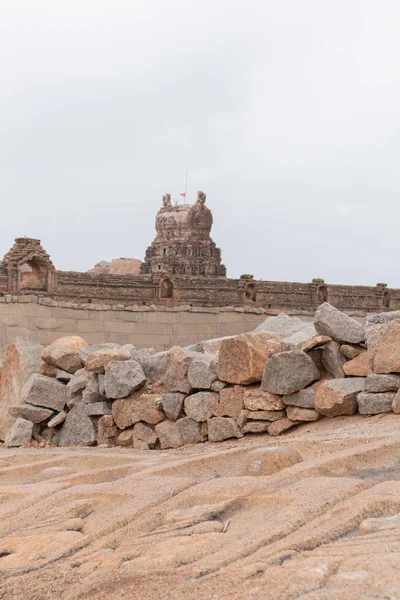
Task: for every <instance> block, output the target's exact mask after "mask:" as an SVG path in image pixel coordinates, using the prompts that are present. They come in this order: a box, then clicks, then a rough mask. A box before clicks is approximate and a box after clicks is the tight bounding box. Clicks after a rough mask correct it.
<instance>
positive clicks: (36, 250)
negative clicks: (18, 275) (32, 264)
mask: <svg viewBox="0 0 400 600" xmlns="http://www.w3.org/2000/svg"><path fill="white" fill-rule="evenodd" d="M31 260H37V261H38V262H41V263H43V264H46V266H47V268H48V269H51V270H55V267H54V265H53V263H52V261H51V258H50V255H49V254H48V253H47V252H46V250H45V249H44V248H43V246H42V244H41V243H40V240H36V239H34V238H27V237H23V238H16V240H15V244H14V245H13V247H12V248H11V250H9V251H8V252H7V254H6V255H5V256H4V258H3V262H2V264H3V266H5V267H8V268H12V267H18V266H20V265H22V264H24V263H27V262H29V261H31Z"/></svg>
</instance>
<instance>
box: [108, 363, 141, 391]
mask: <svg viewBox="0 0 400 600" xmlns="http://www.w3.org/2000/svg"><path fill="white" fill-rule="evenodd" d="M146 381H147V380H146V376H145V374H144V373H143V369H142V367H141V366H140V365H139V363H137V362H136V361H135V360H124V361H111V362H109V363H108V364H107V365H106V366H105V374H104V391H105V394H106V397H107V398H125V397H126V396H129V395H130V394H132V393H133V392H135V391H136V390H138V389H139V388H141V387H143V385H144V384H145V383H146Z"/></svg>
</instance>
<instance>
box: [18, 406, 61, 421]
mask: <svg viewBox="0 0 400 600" xmlns="http://www.w3.org/2000/svg"><path fill="white" fill-rule="evenodd" d="M8 412H9V413H10V415H12V416H13V417H21V419H26V420H27V421H31V422H32V423H42V421H45V420H46V419H48V418H49V417H51V416H52V415H53V414H54V412H53V411H52V410H49V409H48V408H42V407H41V406H33V405H32V404H26V403H25V402H21V404H16V405H15V406H10V408H9V409H8Z"/></svg>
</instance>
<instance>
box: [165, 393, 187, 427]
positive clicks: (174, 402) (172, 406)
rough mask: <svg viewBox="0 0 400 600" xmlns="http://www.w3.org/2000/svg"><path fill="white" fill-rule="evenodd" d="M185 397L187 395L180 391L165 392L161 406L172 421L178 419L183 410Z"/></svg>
mask: <svg viewBox="0 0 400 600" xmlns="http://www.w3.org/2000/svg"><path fill="white" fill-rule="evenodd" d="M185 398H186V395H185V394H181V393H180V392H170V393H168V394H164V396H163V397H162V398H161V406H162V409H163V411H164V412H165V414H166V416H167V419H169V420H170V421H176V420H177V418H178V417H179V415H180V414H181V412H182V408H183V401H184V400H185Z"/></svg>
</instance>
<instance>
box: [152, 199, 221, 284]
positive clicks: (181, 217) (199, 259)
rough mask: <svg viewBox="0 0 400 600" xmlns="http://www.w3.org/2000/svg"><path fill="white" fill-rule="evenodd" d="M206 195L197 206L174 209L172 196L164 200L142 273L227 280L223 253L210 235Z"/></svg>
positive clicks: (186, 205) (182, 205)
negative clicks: (222, 278)
mask: <svg viewBox="0 0 400 600" xmlns="http://www.w3.org/2000/svg"><path fill="white" fill-rule="evenodd" d="M205 202H206V195H205V194H204V192H198V193H197V201H196V203H195V204H193V205H192V204H180V205H177V206H172V203H171V195H170V194H165V196H163V206H162V208H161V209H160V210H159V211H158V213H157V217H156V231H157V234H156V237H155V239H154V241H153V243H152V244H151V246H149V247H148V248H147V250H146V256H145V259H144V262H143V263H142V265H141V273H142V274H143V275H149V274H151V273H157V272H164V273H168V274H170V275H189V276H190V275H192V276H207V277H226V267H225V266H224V265H223V264H221V250H220V249H219V248H217V246H216V244H215V243H214V242H213V240H212V238H211V236H210V233H211V228H212V224H213V217H212V212H211V210H210V209H209V208H208V207H207V206H206V204H205Z"/></svg>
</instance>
